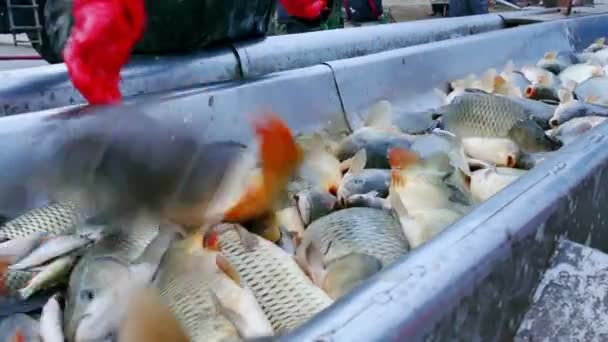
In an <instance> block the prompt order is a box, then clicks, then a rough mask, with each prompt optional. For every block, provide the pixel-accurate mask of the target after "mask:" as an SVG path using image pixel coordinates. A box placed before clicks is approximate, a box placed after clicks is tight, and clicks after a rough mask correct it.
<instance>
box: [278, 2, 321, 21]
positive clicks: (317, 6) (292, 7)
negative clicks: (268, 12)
mask: <svg viewBox="0 0 608 342" xmlns="http://www.w3.org/2000/svg"><path fill="white" fill-rule="evenodd" d="M280 1H281V5H283V7H285V11H287V14H289V15H290V16H292V17H296V18H302V19H309V20H314V19H317V18H318V17H319V16H320V15H321V13H322V12H323V11H324V10H325V9H326V8H327V0H280Z"/></svg>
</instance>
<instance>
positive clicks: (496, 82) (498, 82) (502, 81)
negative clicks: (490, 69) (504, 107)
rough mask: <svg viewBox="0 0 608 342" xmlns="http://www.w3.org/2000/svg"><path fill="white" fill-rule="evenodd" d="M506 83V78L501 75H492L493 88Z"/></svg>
mask: <svg viewBox="0 0 608 342" xmlns="http://www.w3.org/2000/svg"><path fill="white" fill-rule="evenodd" d="M506 83H507V80H505V79H504V77H502V76H500V75H499V76H496V77H494V88H497V87H501V86H503V85H505V84H506Z"/></svg>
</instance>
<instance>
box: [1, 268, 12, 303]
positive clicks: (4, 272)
mask: <svg viewBox="0 0 608 342" xmlns="http://www.w3.org/2000/svg"><path fill="white" fill-rule="evenodd" d="M9 266H10V263H9V262H7V261H2V260H0V297H7V296H8V295H9V292H10V289H9V288H8V287H7V283H8V281H7V279H8V273H9V272H10V270H9Z"/></svg>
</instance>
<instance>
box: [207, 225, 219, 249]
mask: <svg viewBox="0 0 608 342" xmlns="http://www.w3.org/2000/svg"><path fill="white" fill-rule="evenodd" d="M203 247H204V248H206V249H209V250H212V251H216V252H218V251H220V250H221V245H220V239H219V237H218V234H217V231H215V230H214V229H211V230H209V231H207V232H206V233H205V234H204V235H203Z"/></svg>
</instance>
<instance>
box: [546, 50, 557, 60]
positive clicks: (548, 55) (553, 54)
mask: <svg viewBox="0 0 608 342" xmlns="http://www.w3.org/2000/svg"><path fill="white" fill-rule="evenodd" d="M556 58H557V51H549V52H547V53H545V55H544V56H543V59H549V60H554V59H556Z"/></svg>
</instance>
